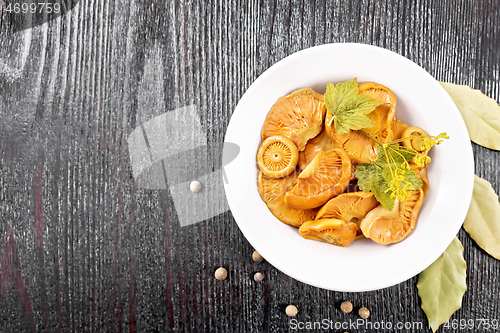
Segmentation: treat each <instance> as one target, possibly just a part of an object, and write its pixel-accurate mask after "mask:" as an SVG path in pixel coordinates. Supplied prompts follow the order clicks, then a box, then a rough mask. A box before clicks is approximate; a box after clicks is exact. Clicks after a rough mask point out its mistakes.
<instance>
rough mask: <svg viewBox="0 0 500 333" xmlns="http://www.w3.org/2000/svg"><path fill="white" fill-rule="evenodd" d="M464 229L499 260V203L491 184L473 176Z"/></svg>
mask: <svg viewBox="0 0 500 333" xmlns="http://www.w3.org/2000/svg"><path fill="white" fill-rule="evenodd" d="M464 229H465V231H467V233H468V234H469V235H470V236H471V237H472V239H473V240H474V241H475V242H476V243H477V245H479V246H480V247H481V248H482V249H483V250H485V251H486V252H488V253H489V254H490V255H491V256H492V257H494V258H496V259H499V260H500V203H499V202H498V195H497V194H496V193H495V190H494V189H493V187H492V186H491V184H490V183H489V182H488V181H487V180H486V179H483V178H480V177H478V176H477V175H476V176H475V177H474V190H473V192H472V200H471V203H470V206H469V211H468V212H467V216H466V217H465V221H464Z"/></svg>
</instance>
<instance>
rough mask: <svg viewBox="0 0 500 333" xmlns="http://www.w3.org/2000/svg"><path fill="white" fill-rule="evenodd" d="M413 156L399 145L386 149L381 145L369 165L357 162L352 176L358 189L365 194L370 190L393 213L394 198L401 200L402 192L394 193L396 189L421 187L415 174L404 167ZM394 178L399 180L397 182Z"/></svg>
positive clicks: (403, 189) (410, 151)
mask: <svg viewBox="0 0 500 333" xmlns="http://www.w3.org/2000/svg"><path fill="white" fill-rule="evenodd" d="M415 154H416V152H415V151H413V150H408V149H404V148H403V147H401V146H400V145H398V144H389V145H387V146H386V148H385V149H384V147H383V146H382V145H379V146H377V159H376V160H375V161H373V162H372V163H360V164H358V165H357V167H356V171H355V173H354V175H355V176H356V178H357V179H358V186H359V188H360V189H361V190H362V191H365V192H366V191H371V192H372V193H373V195H375V198H376V199H377V200H378V202H380V203H381V204H382V206H384V207H385V208H387V209H388V210H392V209H393V208H394V202H395V201H396V199H404V198H402V197H400V193H403V192H399V193H396V191H395V189H399V190H400V191H404V192H406V191H410V190H416V189H418V188H420V187H421V186H422V181H421V180H420V179H419V178H418V177H417V175H416V174H415V172H414V171H413V170H412V169H411V168H409V167H404V165H405V163H407V162H409V161H411V160H412V159H413V157H414V156H415ZM395 177H399V180H398V179H395ZM391 184H393V186H392V187H391Z"/></svg>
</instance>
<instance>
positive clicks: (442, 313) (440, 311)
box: [417, 237, 467, 332]
mask: <svg viewBox="0 0 500 333" xmlns="http://www.w3.org/2000/svg"><path fill="white" fill-rule="evenodd" d="M463 251H464V247H463V246H462V243H461V242H460V240H459V239H458V238H457V237H455V239H453V241H452V242H451V244H450V245H449V246H448V248H447V249H446V251H444V253H443V254H442V255H441V256H440V257H439V258H438V259H437V260H436V261H435V262H434V263H432V264H431V265H430V266H429V267H427V268H426V269H425V270H424V271H423V272H422V273H420V274H419V276H418V282H417V288H418V295H419V296H420V299H421V300H422V305H421V306H422V309H423V310H424V312H425V314H426V315H427V319H428V320H429V325H430V327H431V329H432V331H433V332H436V330H437V329H438V327H439V326H440V325H441V324H443V323H445V322H446V321H447V320H448V319H449V318H450V317H451V315H452V314H453V313H455V311H457V310H458V309H460V307H461V306H462V298H463V296H464V294H465V291H466V290H467V283H466V275H467V264H466V262H465V260H464V257H463Z"/></svg>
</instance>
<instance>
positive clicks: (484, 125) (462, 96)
mask: <svg viewBox="0 0 500 333" xmlns="http://www.w3.org/2000/svg"><path fill="white" fill-rule="evenodd" d="M440 83H441V85H442V86H443V87H444V89H445V90H446V92H448V94H449V95H450V96H451V98H452V99H453V101H454V102H455V104H456V106H457V107H458V110H460V113H461V114H462V117H463V118H464V122H465V125H466V126H467V130H468V131H469V136H470V138H471V140H472V141H473V142H475V143H477V144H478V145H481V146H483V147H486V148H490V149H495V150H500V105H498V103H497V101H496V100H494V99H493V98H490V97H488V96H486V95H484V94H483V93H482V92H481V91H480V90H476V89H472V88H470V87H469V86H465V85H459V84H453V83H447V82H440Z"/></svg>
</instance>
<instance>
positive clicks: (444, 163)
mask: <svg viewBox="0 0 500 333" xmlns="http://www.w3.org/2000/svg"><path fill="white" fill-rule="evenodd" d="M353 77H357V78H358V82H362V81H375V82H378V83H381V84H383V85H385V86H387V87H389V88H390V89H391V90H392V91H393V92H394V94H395V95H396V98H397V109H396V114H397V118H398V119H400V120H402V121H404V122H406V123H408V124H410V125H415V126H420V127H421V128H423V129H424V130H425V131H427V133H429V134H431V135H437V134H439V133H441V132H446V133H447V134H448V135H449V137H450V139H449V140H445V142H444V143H443V144H441V145H439V146H435V147H434V148H433V149H432V150H431V155H430V156H431V158H432V162H431V163H430V165H429V181H430V190H429V193H428V195H427V197H426V198H425V200H424V204H423V207H422V209H421V212H420V215H419V219H418V222H417V225H416V227H415V229H414V231H413V233H412V234H410V235H409V236H408V237H407V238H406V239H405V240H403V241H402V242H400V243H397V244H393V245H388V246H384V245H379V244H376V243H374V242H372V241H371V240H369V239H364V240H357V241H354V242H353V243H351V244H350V245H349V246H347V247H345V248H342V247H337V246H333V245H330V244H326V243H322V242H317V241H312V240H306V239H303V238H302V237H301V236H300V235H299V233H298V229H297V228H293V227H291V226H288V225H285V224H283V223H281V222H280V221H278V220H277V219H276V218H275V217H274V216H273V215H272V214H271V212H270V211H269V209H268V208H267V206H266V204H265V203H264V202H263V201H262V200H261V198H260V196H259V191H258V186H257V175H258V167H257V163H256V159H255V155H256V152H257V148H258V147H259V144H260V132H261V127H262V124H263V122H264V119H265V117H266V115H267V113H268V111H269V110H270V109H271V106H272V105H273V104H274V103H275V102H276V101H277V100H278V98H279V97H281V96H284V95H287V94H289V93H291V92H292V91H294V90H296V89H299V88H303V87H311V88H313V89H314V90H316V91H317V92H319V93H324V92H325V89H326V84H327V83H328V82H332V83H335V84H336V83H338V82H342V81H347V80H349V79H352V78H353ZM225 141H226V142H231V143H235V144H237V145H238V146H239V147H240V149H241V150H240V153H239V155H238V156H237V157H236V159H234V160H233V161H232V162H231V163H229V164H228V165H227V166H225V173H226V175H227V183H225V191H226V196H227V200H228V203H229V206H230V208H231V211H232V214H233V216H234V218H235V220H236V222H237V223H238V226H239V228H240V229H241V231H242V232H243V234H244V235H245V237H246V238H247V240H248V241H249V242H250V244H251V245H252V246H253V247H254V248H255V249H256V250H257V251H258V252H259V253H260V254H261V255H262V256H263V257H264V258H265V259H266V260H267V261H268V262H269V263H271V264H272V265H273V266H274V267H276V268H277V269H279V270H280V271H282V272H284V273H285V274H287V275H289V276H291V277H293V278H295V279H297V280H299V281H302V282H304V283H307V284H310V285H313V286H317V287H321V288H325V289H331V290H337V291H350V292H359V291H368V290H375V289H381V288H385V287H389V286H392V285H395V284H397V283H400V282H403V281H405V280H407V279H409V278H411V277H413V276H415V275H416V274H418V273H420V272H421V271H422V270H424V269H425V268H426V267H427V266H429V265H430V264H431V263H432V262H434V261H435V260H436V259H437V258H438V257H439V256H440V255H441V254H442V253H443V252H444V250H445V249H446V248H447V247H448V245H449V244H450V243H451V241H452V240H453V238H454V237H455V235H456V234H457V233H458V231H459V229H460V226H461V225H462V222H463V220H464V218H465V215H466V213H467V209H468V207H469V203H470V200H471V196H472V186H473V182H474V162H473V155H472V147H471V143H470V139H469V135H468V133H467V129H466V127H465V124H464V122H463V120H462V118H461V116H460V113H459V111H458V110H457V108H456V106H455V105H454V103H453V101H452V100H451V98H450V97H449V96H448V94H447V93H446V91H445V90H444V89H443V88H442V87H441V85H440V84H439V83H438V82H437V81H436V80H435V79H434V78H433V77H432V76H431V75H429V74H428V73H427V72H426V71H425V70H424V69H422V68H421V67H419V66H418V65H416V64H415V63H413V62H411V61H410V60H408V59H406V58H404V57H402V56H400V55H398V54H396V53H393V52H391V51H388V50H385V49H382V48H378V47H374V46H369V45H363V44H328V45H321V46H317V47H313V48H310V49H306V50H303V51H300V52H297V53H295V54H292V55H291V56H289V57H287V58H285V59H283V60H281V61H279V62H278V63H276V64H275V65H273V66H272V67H271V68H269V69H268V70H267V71H266V72H265V73H264V74H262V75H261V76H260V77H259V78H258V79H257V80H255V82H254V83H253V84H252V85H251V86H250V88H249V89H248V90H247V92H246V93H245V94H244V95H243V97H242V98H241V100H240V102H239V103H238V106H237V107H236V109H235V111H234V113H233V115H232V118H231V120H230V123H229V127H228V130H227V133H226V138H225Z"/></svg>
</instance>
